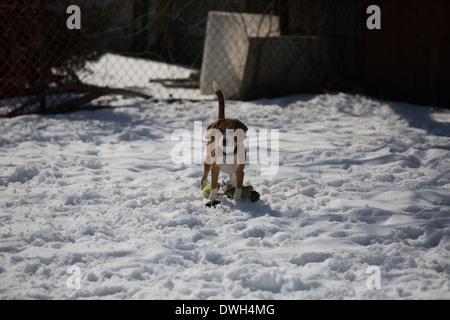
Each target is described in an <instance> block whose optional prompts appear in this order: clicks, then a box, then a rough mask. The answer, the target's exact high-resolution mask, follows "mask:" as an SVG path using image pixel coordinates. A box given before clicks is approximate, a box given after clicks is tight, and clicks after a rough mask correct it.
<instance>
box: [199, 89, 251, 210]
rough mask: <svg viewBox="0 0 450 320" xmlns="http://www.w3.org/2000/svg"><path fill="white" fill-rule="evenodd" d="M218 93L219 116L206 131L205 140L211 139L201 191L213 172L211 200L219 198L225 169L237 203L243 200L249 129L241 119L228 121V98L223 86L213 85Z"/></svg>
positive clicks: (208, 145) (229, 119)
mask: <svg viewBox="0 0 450 320" xmlns="http://www.w3.org/2000/svg"><path fill="white" fill-rule="evenodd" d="M213 87H214V91H215V93H216V95H217V98H218V100H219V115H218V117H217V120H216V121H214V122H211V123H210V124H209V125H208V127H207V128H206V133H205V135H204V137H205V138H206V139H208V144H207V153H206V159H205V161H204V170H203V176H202V179H201V188H202V189H203V188H204V187H205V186H206V185H207V184H208V174H209V172H210V171H211V193H210V196H209V198H210V200H216V199H217V181H218V179H219V172H220V170H222V171H223V172H225V173H227V174H228V175H229V176H230V181H231V184H232V185H233V186H234V187H235V188H236V189H235V192H234V200H235V201H239V200H240V199H241V194H242V186H243V184H244V168H245V159H246V150H245V146H244V144H243V140H244V139H245V134H246V132H247V130H248V128H247V126H246V125H245V124H243V123H242V122H241V121H240V120H239V119H232V118H225V99H224V96H223V93H222V90H221V89H220V87H219V86H218V85H217V84H216V83H215V82H213Z"/></svg>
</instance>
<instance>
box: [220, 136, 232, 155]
mask: <svg viewBox="0 0 450 320" xmlns="http://www.w3.org/2000/svg"><path fill="white" fill-rule="evenodd" d="M220 145H221V146H222V150H223V152H224V153H231V152H234V143H233V138H232V137H230V136H229V135H227V134H224V135H223V136H222V138H221V140H220Z"/></svg>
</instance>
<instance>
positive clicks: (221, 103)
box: [213, 81, 225, 119]
mask: <svg viewBox="0 0 450 320" xmlns="http://www.w3.org/2000/svg"><path fill="white" fill-rule="evenodd" d="M213 88H214V92H215V93H216V95H217V99H218V100H219V115H218V116H217V119H225V98H224V97H223V93H222V89H221V88H220V87H219V85H218V84H217V83H216V82H215V81H213Z"/></svg>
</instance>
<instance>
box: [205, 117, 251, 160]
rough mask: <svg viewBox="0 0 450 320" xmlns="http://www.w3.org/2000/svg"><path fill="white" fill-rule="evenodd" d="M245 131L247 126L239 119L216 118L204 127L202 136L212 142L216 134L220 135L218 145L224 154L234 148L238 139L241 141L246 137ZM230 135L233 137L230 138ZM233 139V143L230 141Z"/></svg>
mask: <svg viewBox="0 0 450 320" xmlns="http://www.w3.org/2000/svg"><path fill="white" fill-rule="evenodd" d="M247 131H248V128H247V126H246V125H245V124H243V123H242V122H241V121H240V120H239V119H231V118H227V119H217V120H216V121H214V122H211V123H210V124H209V126H208V127H207V128H206V132H205V135H204V137H205V139H207V140H209V142H208V143H212V142H213V141H215V139H216V138H218V136H220V142H219V143H220V144H221V146H220V147H221V148H222V150H223V151H224V154H225V153H229V152H234V151H235V150H236V148H237V145H238V140H239V143H242V142H243V141H244V139H245V137H246V133H247ZM219 132H220V134H219ZM232 137H234V139H232ZM238 138H239V139H238ZM233 140H234V143H231V141H233Z"/></svg>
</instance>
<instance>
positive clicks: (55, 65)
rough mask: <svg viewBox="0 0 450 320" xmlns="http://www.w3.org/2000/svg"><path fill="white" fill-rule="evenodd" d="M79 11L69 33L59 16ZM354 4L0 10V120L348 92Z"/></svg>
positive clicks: (61, 2) (192, 3) (137, 1)
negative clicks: (120, 98)
mask: <svg viewBox="0 0 450 320" xmlns="http://www.w3.org/2000/svg"><path fill="white" fill-rule="evenodd" d="M71 5H76V6H78V7H79V8H80V15H79V18H80V26H81V28H80V29H70V28H68V25H67V23H68V19H76V18H77V16H76V15H75V16H74V15H73V14H74V13H73V12H68V10H67V9H68V7H69V6H71ZM357 13H358V1H357V0H339V1H326V0H315V1H313V0H262V1H251V0H242V1H236V0H209V1H204V0H183V1H182V0H120V1H119V0H89V1H87V0H85V1H83V0H81V1H75V0H72V1H66V0H57V1H56V0H55V1H53V0H3V1H2V3H1V4H0V115H1V116H15V115H19V114H24V113H56V112H67V111H72V110H78V109H79V108H81V107H84V106H86V105H89V106H90V107H95V106H97V107H99V106H100V107H101V106H105V105H110V104H111V103H113V101H114V99H113V98H112V97H114V96H117V95H135V96H138V97H141V98H157V99H190V100H196V99H209V98H211V96H210V95H211V94H212V88H211V83H212V81H213V80H216V81H217V82H218V83H219V84H220V85H221V86H222V88H223V90H224V92H225V95H226V97H227V98H228V99H240V100H248V99H255V98H258V97H262V96H265V97H274V96H280V95H286V94H293V93H303V92H317V91H319V90H322V89H339V90H340V89H347V88H349V87H351V86H352V85H353V83H352V80H353V78H354V72H355V70H354V69H355V67H354V61H355V60H356V40H357V25H358V21H357V18H356V17H357Z"/></svg>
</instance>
